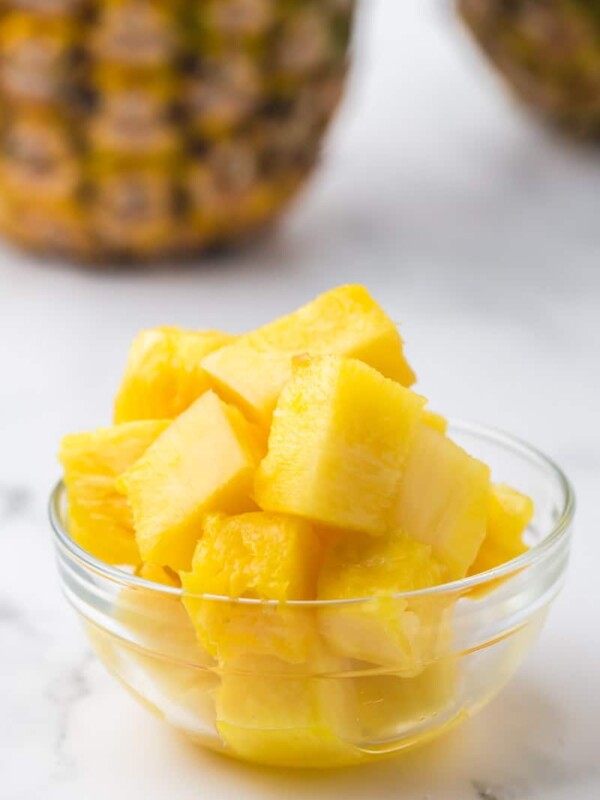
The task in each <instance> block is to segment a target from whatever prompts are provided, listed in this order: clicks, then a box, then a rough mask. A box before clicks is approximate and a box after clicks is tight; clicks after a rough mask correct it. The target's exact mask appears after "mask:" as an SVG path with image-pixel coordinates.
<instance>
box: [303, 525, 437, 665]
mask: <svg viewBox="0 0 600 800" xmlns="http://www.w3.org/2000/svg"><path fill="white" fill-rule="evenodd" d="M444 576H445V569H444V567H443V566H442V565H441V564H439V563H438V562H437V561H436V559H435V558H433V557H432V555H431V548H430V547H429V546H428V545H425V544H422V543H421V542H417V541H416V540H414V539H412V538H411V537H410V536H407V535H406V534H403V533H400V532H396V533H393V534H387V535H386V536H381V537H377V538H374V537H372V536H366V535H361V534H348V535H346V536H340V537H338V538H337V539H335V540H333V542H332V544H331V546H330V547H329V548H328V549H327V551H326V553H325V556H324V560H323V567H322V569H321V573H320V575H319V584H318V598H319V599H320V600H339V599H342V600H343V599H349V600H353V599H356V598H369V599H366V600H364V601H363V602H356V603H340V604H337V605H335V604H334V605H331V606H323V607H322V608H321V609H320V611H319V629H320V631H321V634H322V635H323V636H324V638H325V639H326V640H327V642H328V643H329V645H330V647H331V648H332V650H333V652H334V653H336V654H337V655H339V656H344V657H347V658H355V659H359V660H361V661H369V662H372V663H375V664H382V665H385V666H390V667H393V668H394V670H395V671H397V672H399V673H401V674H403V675H414V674H417V673H418V672H419V671H420V670H421V669H422V668H423V667H424V665H425V663H426V662H427V661H428V660H432V659H433V658H434V657H435V655H436V653H435V642H436V641H437V640H438V638H439V625H440V613H441V612H442V611H443V610H444V608H445V606H446V605H447V601H445V602H444V601H443V600H442V599H441V598H440V600H439V602H438V601H437V600H436V598H435V597H427V598H419V597H418V596H417V597H415V598H404V597H394V595H395V594H396V593H399V592H411V591H415V590H418V589H428V588H430V587H431V586H435V585H436V584H439V583H441V582H443V580H444ZM442 606H443V607H442Z"/></svg>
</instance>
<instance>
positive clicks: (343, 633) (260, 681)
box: [50, 423, 574, 767]
mask: <svg viewBox="0 0 600 800" xmlns="http://www.w3.org/2000/svg"><path fill="white" fill-rule="evenodd" d="M450 435H451V436H452V437H453V438H454V439H455V441H457V442H458V443H459V444H461V445H462V446H464V447H465V448H466V449H467V450H468V451H469V452H471V453H473V454H474V455H475V456H477V457H479V458H482V459H483V460H485V461H486V462H487V463H488V464H490V466H491V467H492V471H493V476H494V480H497V481H506V482H508V483H511V484H512V485H514V486H516V487H518V488H519V489H520V490H522V491H524V492H526V493H527V494H529V495H530V496H531V497H532V498H533V500H534V502H535V508H536V511H535V516H534V519H533V521H532V523H531V525H530V526H529V528H528V531H527V533H526V539H527V541H528V543H529V544H530V545H531V548H530V549H529V551H528V552H527V553H525V554H524V555H522V556H520V557H518V558H516V559H514V560H513V561H511V562H509V563H506V564H504V565H502V566H500V567H497V568H495V569H493V570H490V571H488V572H485V573H481V574H479V575H476V576H473V577H469V578H466V579H463V580H460V581H455V582H453V583H447V584H444V585H441V586H436V587H434V588H432V589H427V590H422V591H416V592H409V593H404V594H398V595H393V596H386V597H371V598H356V599H352V600H344V601H327V602H323V601H319V602H317V601H314V602H288V603H286V604H279V603H277V602H268V601H260V600H252V599H237V600H231V599H228V598H223V597H215V596H208V595H204V596H191V595H185V596H184V594H183V592H182V590H181V589H178V588H173V587H169V586H164V585H162V584H159V583H153V582H150V581H148V580H144V579H142V578H140V577H137V576H135V575H132V574H129V573H128V572H125V571H124V570H122V569H119V568H115V567H110V566H108V565H106V564H104V563H102V562H101V561H99V560H97V559H96V558H94V557H93V556H91V555H90V554H89V553H87V552H85V551H84V550H82V549H81V548H80V547H79V546H78V545H77V544H76V543H75V542H74V541H73V540H72V539H71V537H70V536H69V532H68V530H67V527H66V524H65V519H66V517H65V506H66V497H65V490H64V487H63V486H62V484H59V485H58V486H57V487H56V489H55V491H54V493H53V495H52V499H51V504H50V517H51V522H52V527H53V529H54V536H55V544H56V549H57V557H58V568H59V572H60V578H61V582H62V588H63V591H64V593H65V595H66V597H67V599H68V601H69V602H70V603H71V605H72V606H73V607H74V608H75V610H76V611H77V612H78V614H79V615H80V617H81V619H82V621H83V623H84V626H85V629H86V631H87V634H88V636H89V639H90V641H91V643H92V645H93V647H94V649H95V651H96V653H97V655H98V656H99V658H100V659H101V660H102V662H103V663H104V665H105V666H106V667H107V669H108V670H109V671H110V672H111V673H112V674H113V675H115V676H116V677H117V678H118V679H119V680H120V682H121V683H122V684H123V685H124V686H125V687H126V688H127V689H129V691H130V692H131V693H132V694H133V695H134V696H135V697H137V699H138V700H140V701H141V702H142V703H143V704H144V705H146V706H147V707H148V708H150V709H151V710H152V711H154V712H155V713H156V714H158V715H160V716H161V717H163V718H164V719H165V720H167V721H168V722H169V723H170V724H171V725H172V726H173V727H174V728H176V729H178V730H179V731H181V732H183V733H184V734H186V735H187V736H188V737H189V738H190V739H192V740H194V741H196V742H198V743H200V744H203V745H205V746H207V747H209V748H211V749H212V750H216V751H218V752H221V753H224V754H227V755H231V756H235V757H237V758H241V759H244V760H247V761H252V762H257V763H262V764H270V765H279V766H293V767H331V766H338V765H343V764H353V763H360V762H366V761H371V760H374V759H377V758H381V757H383V756H388V755H390V754H393V753H396V752H398V751H401V750H405V749H407V748H409V747H415V746H416V745H419V744H422V743H424V742H427V741H429V740H430V739H432V738H433V737H436V736H439V735H440V734H441V733H442V732H444V731H446V730H448V729H449V728H451V727H452V726H453V725H455V724H457V723H458V722H460V721H461V720H463V719H465V718H466V717H467V716H469V715H471V714H473V713H474V712H476V711H477V710H478V709H480V708H481V707H482V706H484V705H485V704H486V703H487V702H489V700H490V699H491V698H492V697H493V696H494V695H495V694H496V693H497V692H498V691H499V690H500V689H501V688H502V687H503V686H504V684H505V683H506V682H507V681H508V680H509V678H510V677H511V676H512V675H513V673H514V672H515V670H516V669H517V667H518V666H519V664H520V662H521V661H522V659H523V657H524V655H525V653H526V652H527V650H528V649H529V648H530V647H531V644H532V642H533V641H534V639H535V638H536V636H537V634H538V633H539V631H540V629H541V627H542V625H543V623H544V620H545V618H546V614H547V612H548V609H549V607H550V604H551V602H552V601H553V600H554V598H555V597H556V595H557V593H558V591H559V589H560V588H561V586H562V583H563V578H564V574H565V569H566V566H567V560H568V554H569V543H570V533H571V523H572V518H573V512H574V496H573V491H572V489H571V486H570V484H569V482H568V480H567V478H566V477H565V476H564V475H563V473H562V472H561V470H560V469H559V468H558V467H557V466H556V465H555V464H553V463H552V461H550V460H549V459H548V458H546V457H545V456H544V455H542V454H541V453H539V452H538V451H537V450H535V449H534V448H532V447H530V446H529V445H528V444H525V443H524V442H521V441H519V440H517V439H515V438H512V437H510V436H508V435H506V434H504V433H501V432H498V431H495V430H493V429H490V428H486V427H483V426H479V425H475V424H471V423H453V424H452V425H451V426H450ZM182 600H184V601H185V604H186V606H187V608H188V610H191V611H192V612H193V613H194V615H195V618H196V619H202V621H203V625H204V626H205V630H206V631H208V634H209V635H208V636H207V639H206V641H207V642H208V643H209V650H211V652H209V651H208V650H207V649H205V648H204V647H203V646H201V645H200V643H199V642H198V640H197V638H196V635H195V631H194V628H193V626H192V624H191V622H190V617H189V616H188V613H187V611H186V607H184V604H183V602H182ZM215 631H217V632H218V642H219V651H218V652H216V651H212V644H213V643H214V642H213V640H212V639H211V635H210V634H211V632H213V633H214V632H215ZM215 641H216V640H215ZM357 642H359V643H360V644H361V646H363V650H362V651H361V654H362V657H361V660H358V659H357V658H356V657H352V656H353V655H354V656H356V649H355V645H356V643H357Z"/></svg>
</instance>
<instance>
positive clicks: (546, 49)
mask: <svg viewBox="0 0 600 800" xmlns="http://www.w3.org/2000/svg"><path fill="white" fill-rule="evenodd" d="M458 8H459V11H460V14H461V16H462V18H463V19H464V21H465V22H466V24H467V26H468V27H469V29H470V30H471V32H472V33H473V35H474V36H475V38H476V40H477V41H478V42H479V44H480V45H481V47H482V48H483V50H484V52H485V53H486V55H487V56H488V57H489V58H490V60H491V61H492V63H493V64H494V66H495V67H496V68H497V69H498V71H499V72H500V73H501V74H502V76H503V77H504V78H505V79H506V81H507V83H508V84H509V85H510V86H511V88H512V89H513V91H514V92H515V93H516V95H517V96H518V97H519V98H520V99H521V100H522V101H523V102H524V103H525V104H526V105H528V106H529V107H531V108H532V109H534V110H536V111H537V112H538V113H539V114H541V115H542V116H543V117H545V118H546V119H548V120H550V121H551V122H552V123H554V124H557V125H558V126H560V127H561V128H563V129H564V130H566V131H569V132H570V133H572V134H575V135H578V136H584V137H592V138H596V137H598V135H600V69H599V67H600V3H598V0H544V2H541V1H540V0H511V1H510V2H506V1H505V2H500V1H499V0H458Z"/></svg>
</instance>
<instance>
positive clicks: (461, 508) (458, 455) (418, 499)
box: [392, 425, 490, 579]
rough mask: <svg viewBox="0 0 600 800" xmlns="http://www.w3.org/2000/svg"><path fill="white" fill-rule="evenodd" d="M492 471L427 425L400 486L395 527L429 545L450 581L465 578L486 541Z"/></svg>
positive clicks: (416, 443)
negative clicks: (446, 570) (445, 569)
mask: <svg viewBox="0 0 600 800" xmlns="http://www.w3.org/2000/svg"><path fill="white" fill-rule="evenodd" d="M489 490H490V470H489V468H488V467H487V466H486V465H485V464H483V463H482V462H481V461H479V460H477V459H476V458H473V457H472V456H470V455H468V454H467V453H465V451H464V450H463V449H462V448H460V447H459V446H458V445H457V444H455V443H454V442H453V441H451V440H450V439H448V438H446V437H445V436H443V435H442V434H441V433H439V431H436V430H434V429H433V428H431V427H430V426H428V425H422V426H421V427H420V428H419V431H418V433H417V435H416V437H415V438H414V441H413V445H412V448H411V452H410V455H409V458H408V461H407V463H406V467H405V471H404V477H403V479H402V483H401V486H400V492H399V494H398V497H397V500H396V505H395V510H394V512H393V515H392V518H393V526H394V527H396V528H397V529H399V530H401V531H404V532H406V533H407V534H409V535H410V536H412V537H413V538H414V539H417V540H418V541H420V542H424V543H425V544H428V545H430V546H431V548H432V552H433V554H434V556H436V558H437V559H438V560H439V561H441V562H442V563H443V564H445V566H446V567H447V568H448V574H449V577H450V578H451V579H456V578H462V577H464V576H465V575H466V574H467V572H468V570H469V567H470V566H471V564H472V563H473V562H474V560H475V557H476V556H477V553H478V552H479V548H480V547H481V543H482V542H483V540H484V538H485V531H486V526H487V517H488V495H489Z"/></svg>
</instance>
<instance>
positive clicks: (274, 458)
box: [60, 286, 533, 761]
mask: <svg viewBox="0 0 600 800" xmlns="http://www.w3.org/2000/svg"><path fill="white" fill-rule="evenodd" d="M414 381H415V375H414V373H413V371H412V369H411V367H410V366H409V364H408V363H407V361H406V358H405V356H404V352H403V342H402V339H401V338H400V335H399V333H398V330H397V327H396V325H395V324H394V323H393V322H392V320H391V319H390V318H389V317H388V316H387V315H386V313H385V312H384V311H383V309H382V308H381V307H380V306H379V305H378V304H377V303H376V302H375V301H374V300H373V298H372V297H371V296H370V295H369V293H368V292H367V290H366V289H365V288H363V287H361V286H342V287H339V288H337V289H333V290H331V291H329V292H327V293H325V294H323V295H321V296H320V297H318V298H317V299H315V300H314V301H313V302H311V303H309V304H308V305H306V306H304V307H302V308H300V309H299V310H297V311H295V312H294V313H292V314H290V315H288V316H286V317H283V318H281V319H278V320H276V321H274V322H271V323H269V324H267V325H265V326H264V327H262V328H259V329H257V330H255V331H253V332H251V333H247V334H244V335H241V336H237V337H234V336H230V335H227V334H224V333H220V332H215V331H201V332H198V331H186V330H180V329H178V328H157V329H154V330H148V331H143V332H142V333H141V334H139V336H138V337H137V338H136V339H135V341H134V343H133V345H132V348H131V351H130V354H129V360H128V363H127V367H126V371H125V375H124V377H123V381H122V383H121V386H120V388H119V391H118V394H117V397H116V402H115V411H114V425H113V426H112V427H109V428H101V429H99V430H95V431H93V432H89V433H81V434H75V435H70V436H66V437H65V438H64V440H63V442H62V447H61V452H60V459H61V462H62V465H63V467H64V479H65V484H66V487H67V492H68V502H69V529H70V533H71V536H72V537H73V539H74V540H75V541H76V542H78V543H79V544H80V545H81V546H82V547H83V548H85V549H86V550H87V551H89V552H90V553H91V554H93V555H94V556H96V557H97V558H99V559H101V560H103V561H105V562H107V563H110V564H115V565H130V566H132V567H134V568H135V570H136V571H137V573H138V574H140V575H142V576H146V577H151V578H152V579H154V580H159V581H163V582H164V583H168V584H171V585H181V586H182V587H183V603H184V606H185V609H186V610H187V613H188V615H189V618H190V620H191V622H192V623H193V626H194V628H195V630H196V634H197V637H198V640H199V642H200V643H201V645H202V647H203V648H204V649H205V650H206V651H207V652H208V653H209V654H210V655H211V656H213V657H214V658H215V659H216V660H217V663H218V664H220V665H221V666H224V667H226V666H227V665H231V664H233V665H235V667H236V669H237V668H238V667H239V666H240V665H241V666H242V668H243V669H242V671H244V669H245V668H247V667H248V665H249V664H250V668H249V669H245V671H246V673H248V672H252V671H253V670H254V671H255V672H256V673H257V675H258V674H259V672H260V670H258V669H255V667H256V665H257V664H259V665H260V664H261V663H263V662H264V664H266V665H267V667H272V665H273V663H277V664H278V665H279V666H278V668H277V671H278V672H281V673H285V671H286V670H288V669H289V670H291V671H294V670H296V665H298V664H303V663H308V662H310V663H312V664H314V663H317V662H318V663H319V664H320V665H321V666H322V667H323V668H324V669H327V667H328V666H329V665H331V664H334V665H336V667H337V668H339V665H340V664H345V665H346V666H347V665H353V664H354V665H356V664H357V663H362V664H368V665H373V664H375V665H380V666H382V667H386V668H390V669H393V670H395V672H396V673H398V674H402V675H404V676H417V675H419V673H420V672H422V671H423V669H424V668H425V666H426V665H427V664H428V663H431V662H433V661H435V659H436V657H437V655H438V653H437V651H436V647H439V638H440V637H439V635H438V634H439V630H438V628H439V626H440V624H441V623H440V620H441V618H442V616H443V614H442V612H441V611H440V609H435V610H432V609H431V608H430V607H428V606H426V605H425V604H422V605H421V606H419V604H418V603H416V604H415V605H413V607H411V606H410V605H409V604H408V603H407V602H404V603H401V602H400V601H397V600H394V598H393V595H394V594H395V593H398V592H406V591H411V590H418V589H426V588H428V587H432V586H435V585H437V584H441V583H444V582H447V581H450V580H455V579H458V578H461V577H464V576H465V575H469V574H473V573H476V572H479V571H482V570H485V569H488V568H490V567H493V566H495V565H497V564H500V563H503V562H504V561H506V560H509V559H511V558H513V557H515V556H517V555H519V554H520V553H522V552H523V551H524V550H525V545H524V543H523V541H522V534H523V531H524V530H525V528H526V527H527V524H528V523H529V521H530V519H531V516H532V513H533V507H532V503H531V501H530V500H529V498H527V497H525V496H524V495H522V494H520V493H519V492H517V491H516V490H514V489H511V488H509V487H507V486H505V485H493V484H492V483H491V482H490V471H489V469H488V467H487V466H486V465H485V464H483V463H482V462H481V461H479V460H477V459H476V458H473V457H472V456H470V455H469V454H467V453H466V452H465V451H464V450H463V449H461V448H460V447H459V446H458V445H457V444H455V443H454V442H453V441H452V440H451V439H450V438H448V436H447V435H446V422H445V420H444V418H443V417H441V416H440V415H438V414H435V413H433V412H432V411H430V410H429V409H428V407H427V400H426V399H425V398H424V397H422V396H421V395H420V394H418V393H416V392H414V391H413V390H412V389H411V388H410V387H411V386H412V385H413V383H414ZM202 595H219V596H222V597H227V598H251V599H254V600H262V601H267V600H268V601H275V603H271V604H270V605H269V604H267V605H264V604H263V605H261V604H258V605H257V604H256V603H254V604H253V603H246V604H237V605H236V606H235V607H233V606H232V604H231V603H222V602H217V601H214V600H213V601H211V600H209V599H206V598H203V597H202ZM351 598H374V600H373V601H371V602H368V603H356V604H343V603H342V604H335V603H329V604H325V605H323V606H321V607H320V608H319V610H318V611H315V612H313V610H312V609H311V611H310V613H308V612H306V613H305V610H304V608H303V607H301V606H298V605H295V604H294V603H293V602H290V601H306V600H313V601H314V600H327V601H330V600H343V599H351ZM269 609H270V610H269ZM273 609H275V611H273ZM436 642H437V644H436ZM253 659H254V661H253ZM261 659H262V662H261ZM253 664H254V667H253V666H252V665H253ZM266 671H267V672H268V671H269V669H267V670H266ZM271 671H272V670H271ZM296 671H297V670H296ZM251 680H252V679H251V678H250V677H249V676H248V674H245V675H244V677H243V680H242V678H240V677H239V674H238V672H237V671H236V670H233V672H232V674H231V677H230V679H229V681H224V682H223V684H222V687H221V690H220V692H221V693H220V697H219V699H218V702H217V705H218V712H219V731H220V733H221V735H222V736H223V738H224V739H225V740H226V741H227V742H228V743H229V744H230V745H231V746H232V747H233V748H234V749H235V750H237V751H238V752H241V754H242V755H249V756H250V757H252V756H254V755H256V754H255V753H254V752H253V751H252V748H253V747H254V748H255V747H257V746H260V747H261V748H262V749H263V750H265V749H266V750H269V752H273V751H274V749H275V750H277V748H281V747H284V749H286V748H287V751H289V749H290V747H292V748H293V747H296V748H298V747H300V749H302V748H304V749H305V748H306V747H307V746H308V745H307V740H306V737H308V738H309V739H310V746H311V747H313V749H314V750H315V751H320V752H321V751H322V750H323V748H324V747H325V749H327V745H326V742H330V740H331V738H332V736H333V734H332V727H331V725H330V724H329V723H327V724H325V723H324V722H323V719H322V718H321V717H319V711H318V708H319V703H320V702H321V700H320V699H319V698H315V697H313V696H312V695H311V697H310V698H307V697H306V696H305V694H303V692H304V693H305V692H306V691H309V689H308V688H307V685H306V684H303V683H302V682H299V681H298V680H297V679H294V680H292V681H287V682H286V683H285V687H286V688H285V691H284V690H283V689H282V690H281V697H284V698H285V702H284V701H283V700H282V701H281V702H280V703H279V705H278V704H277V703H274V702H273V694H272V693H273V691H274V690H273V685H276V679H273V680H271V679H270V681H269V682H267V683H266V684H265V681H264V680H261V679H260V678H258V677H256V676H255V682H256V686H255V687H254V688H253V689H249V685H250V682H251ZM274 680H275V684H274V682H273V681H274ZM236 681H237V682H238V683H239V682H240V681H242V683H243V686H241V685H240V686H238V685H237V684H236ZM329 691H330V692H331V691H332V684H331V683H330V685H329ZM336 691H337V692H338V694H339V687H338V689H336ZM265 692H270V693H271V695H270V697H269V698H268V699H265V698H264V697H263V695H264V694H265ZM342 694H343V692H342ZM242 696H243V697H244V698H245V700H244V702H240V697H242ZM338 699H339V701H340V702H339V703H338V706H340V707H341V706H343V705H344V704H345V703H347V698H345V697H340V698H338ZM328 703H329V705H331V702H330V700H329V701H328ZM261 704H262V705H261ZM262 707H268V711H265V712H264V713H268V714H270V715H271V716H273V715H274V716H275V717H277V715H278V714H279V715H283V716H285V719H286V723H285V726H287V727H288V728H293V727H294V725H295V723H294V719H295V717H294V714H297V715H298V724H297V726H296V727H297V728H298V729H300V728H301V729H302V730H304V731H305V738H304V739H303V740H301V742H300V744H299V740H298V739H297V738H296V739H295V740H294V742H295V744H293V743H291V740H290V738H289V737H288V739H287V740H285V737H284V740H282V739H281V732H280V731H278V730H277V724H276V723H275V722H274V721H273V719H271V720H270V722H269V724H268V725H264V726H263V727H264V728H265V731H266V729H268V730H269V736H270V737H271V738H268V739H267V740H266V741H265V740H264V739H263V741H262V742H261V743H260V744H259V745H257V744H256V739H254V740H252V741H250V742H249V741H248V739H247V737H246V738H244V736H243V735H241V734H240V731H243V730H244V729H246V728H249V727H252V726H254V727H256V720H257V718H259V717H260V713H262V712H261V708H262ZM315 709H317V710H315ZM311 714H312V715H313V716H315V715H316V716H315V718H314V719H313V718H312V717H311V718H310V719H305V717H306V716H307V715H309V717H310V715H311ZM248 720H251V721H252V725H250V722H248ZM285 726H284V727H285ZM274 731H275V732H274ZM276 733H279V739H277V736H276ZM266 735H267V734H266V733H264V736H266ZM273 737H275V739H274V738H273ZM330 744H331V742H330ZM336 746H337V745H336ZM299 757H300V756H299ZM263 760H264V759H263ZM287 760H288V761H290V758H288V759H287ZM291 760H292V761H293V758H291Z"/></svg>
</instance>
